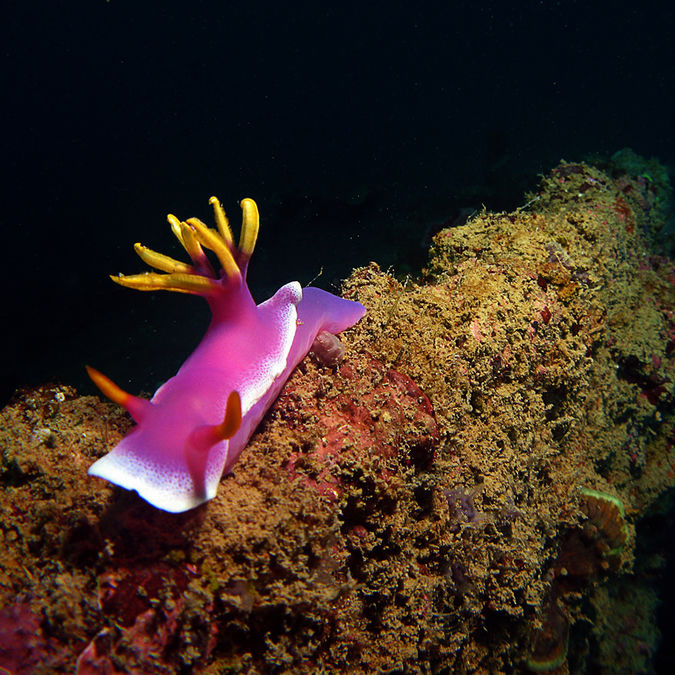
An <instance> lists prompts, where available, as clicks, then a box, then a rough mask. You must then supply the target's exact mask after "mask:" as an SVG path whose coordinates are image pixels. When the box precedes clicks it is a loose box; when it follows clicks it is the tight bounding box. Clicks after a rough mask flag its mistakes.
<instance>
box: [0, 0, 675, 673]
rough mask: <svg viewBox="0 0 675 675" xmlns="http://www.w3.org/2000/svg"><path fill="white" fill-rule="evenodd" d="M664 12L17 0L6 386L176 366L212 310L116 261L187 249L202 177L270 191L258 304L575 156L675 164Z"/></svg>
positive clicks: (673, 95)
mask: <svg viewBox="0 0 675 675" xmlns="http://www.w3.org/2000/svg"><path fill="white" fill-rule="evenodd" d="M673 7H674V6H673V5H672V3H668V2H650V1H646V2H640V3H633V2H630V3H629V2H615V3H609V2H580V1H574V0H567V1H562V2H547V1H542V2H523V3H507V2H480V3H479V2H443V3H441V2H419V3H412V2H405V3H403V2H396V1H393V2H377V1H376V2H368V3H307V2H302V3H293V2H286V3H281V2H276V3H271V2H255V1H248V2H215V1H211V0H202V1H199V0H193V1H192V2H164V3H156V2H139V1H138V0H136V1H132V0H128V1H124V0H110V1H109V2H107V1H106V0H89V1H88V2H67V3H57V2H37V3H28V2H24V1H12V0H10V1H7V0H5V2H3V3H2V7H1V8H0V60H1V64H2V67H1V68H0V78H1V79H0V87H1V91H2V102H1V103H0V123H1V125H0V133H1V136H0V137H1V138H2V147H1V154H0V157H1V159H2V175H1V179H0V227H1V230H0V231H1V233H2V235H1V236H2V242H3V243H2V263H3V271H5V275H4V289H3V291H4V292H3V296H2V303H1V312H2V316H1V326H2V347H3V348H2V350H1V353H2V358H3V363H2V368H1V370H0V374H1V377H2V380H1V382H0V385H1V386H0V392H1V394H2V398H3V402H4V401H5V400H6V399H7V397H8V396H9V395H10V394H11V392H12V391H13V390H14V388H15V387H16V386H18V385H21V384H34V383H39V382H44V381H48V380H59V381H64V382H68V383H71V384H74V385H76V386H77V387H78V388H80V389H81V390H82V391H83V392H86V393H93V392H94V388H93V386H92V385H91V384H90V383H89V382H88V381H87V380H86V377H85V375H84V370H83V364H84V363H91V364H92V365H94V366H96V367H97V368H100V369H101V370H102V371H103V372H105V373H107V374H109V375H110V376H111V377H112V378H113V379H115V380H116V381H117V382H118V383H119V384H120V385H121V386H122V387H124V388H127V389H129V390H130V391H131V392H133V393H136V392H139V391H141V390H145V391H150V390H154V388H155V387H156V386H157V385H158V384H159V383H160V382H161V381H163V380H165V379H166V378H167V377H169V376H170V375H171V374H173V373H174V372H175V370H176V368H177V367H178V365H179V364H180V363H181V362H182V360H183V359H184V358H185V356H186V355H187V354H188V353H189V352H190V351H191V350H192V348H193V347H194V345H195V344H196V343H197V341H198V340H199V338H200V337H201V335H202V333H203V330H204V328H205V325H206V323H207V321H208V314H207V309H206V306H205V304H204V303H202V302H201V301H200V300H199V299H195V298H189V297H185V296H179V295H175V294H160V293H156V294H141V293H136V292H133V291H129V290H126V289H121V288H118V287H116V286H114V285H113V284H112V283H111V282H110V281H109V280H108V278H107V274H108V273H117V272H120V271H123V272H126V273H134V272H138V271H141V270H143V269H144V266H143V265H142V263H141V262H140V261H139V260H138V259H137V258H136V257H135V255H134V253H133V251H132V244H133V242H135V241H139V240H140V241H142V242H143V243H145V244H146V245H148V246H150V247H152V248H154V249H156V250H159V251H162V252H165V253H173V254H174V255H179V254H180V251H179V249H178V248H177V247H176V246H175V244H174V242H173V241H172V236H171V234H170V230H169V228H168V226H167V225H166V222H165V215H166V213H167V212H168V211H171V212H174V213H176V214H177V215H179V216H180V217H183V218H185V217H188V216H192V215H196V216H199V217H201V218H202V219H205V220H206V219H208V218H210V213H209V208H208V203H207V200H208V198H209V197H210V196H211V195H212V194H216V195H218V196H219V197H220V198H221V200H222V201H223V204H224V206H225V207H226V209H227V210H228V212H229V214H230V215H231V217H232V220H233V221H234V222H235V223H236V222H237V221H238V219H239V214H238V207H237V202H238V201H239V200H240V199H241V198H242V197H245V196H250V197H253V198H255V199H256V200H257V202H258V204H259V207H260V211H261V214H262V223H263V224H262V230H261V235H260V239H259V245H258V249H257V250H256V253H255V257H254V259H253V261H252V264H251V268H250V276H249V279H250V282H251V286H252V289H253V292H254V295H255V297H256V298H257V299H259V300H262V299H264V298H265V297H267V296H268V295H270V294H271V293H272V292H273V291H274V290H275V289H276V288H277V287H278V286H280V285H282V284H283V283H285V282H287V281H290V280H294V279H298V280H300V281H301V282H302V283H307V282H309V281H310V280H311V279H312V278H313V277H314V276H315V275H316V274H317V273H318V272H319V271H320V270H321V269H323V274H322V276H321V277H320V278H319V280H318V284H319V285H323V286H324V287H326V288H331V287H333V286H334V285H335V283H337V280H339V279H340V278H342V277H344V276H346V275H348V273H349V271H350V270H351V269H352V268H353V267H355V266H358V265H363V264H366V263H367V262H368V261H370V260H376V261H378V262H379V263H380V264H381V266H382V267H388V266H390V265H394V267H395V269H396V270H397V271H398V272H399V273H401V274H405V273H409V272H410V273H414V272H415V271H417V270H419V268H420V266H421V265H422V264H423V261H424V248H425V245H426V244H428V235H429V232H430V231H431V230H432V229H433V227H435V226H438V225H440V224H441V223H443V222H444V221H446V220H448V219H450V218H452V217H453V215H454V214H457V213H459V212H460V211H461V210H462V209H471V208H476V207H480V206H481V205H482V204H484V205H485V206H486V207H488V208H489V209H493V210H496V209H511V208H513V207H515V206H516V205H518V204H519V203H521V201H522V193H523V191H524V190H526V189H528V188H532V187H534V186H535V185H536V180H537V179H536V176H537V173H540V172H545V171H547V170H549V169H550V168H551V167H552V166H553V165H555V164H556V163H557V162H558V161H559V160H560V159H561V158H565V159H567V160H578V159H580V158H582V157H584V156H586V155H589V154H592V153H599V154H605V155H607V154H612V153H613V152H615V151H616V150H619V149H620V148H623V147H626V146H629V147H631V148H633V149H634V150H635V151H636V152H638V153H640V154H643V155H647V156H657V157H659V158H660V159H661V160H662V161H663V162H664V163H667V164H670V165H673V163H675V133H674V132H673V125H674V122H675V114H674V113H675V106H674V99H675V74H674V67H673V66H674V61H673V44H674V40H673V35H674V28H675V21H674V19H675V10H674V9H673ZM671 600H672V598H671ZM667 603H668V599H667V598H666V604H667ZM671 606H672V603H671ZM664 628H665V627H664ZM664 658H665V657H664ZM663 663H665V661H664V662H663Z"/></svg>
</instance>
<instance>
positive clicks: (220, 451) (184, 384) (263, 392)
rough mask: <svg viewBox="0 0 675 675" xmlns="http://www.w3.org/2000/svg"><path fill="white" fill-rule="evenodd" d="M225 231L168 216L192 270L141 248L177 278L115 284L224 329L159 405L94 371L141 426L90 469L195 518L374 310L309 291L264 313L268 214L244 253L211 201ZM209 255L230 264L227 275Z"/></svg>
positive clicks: (247, 203)
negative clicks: (276, 407)
mask: <svg viewBox="0 0 675 675" xmlns="http://www.w3.org/2000/svg"><path fill="white" fill-rule="evenodd" d="M210 202H211V204H212V205H213V209H214V212H215V218H216V225H217V230H214V229H211V228H208V227H207V226H206V225H205V224H204V223H202V222H201V221H200V220H198V219H196V218H190V219H188V220H187V221H184V222H181V221H179V220H178V219H177V218H176V217H175V216H172V215H170V216H169V217H168V219H169V223H170V224H171V227H172V229H173V232H174V234H175V235H176V237H177V238H178V241H179V242H180V243H181V244H182V246H183V247H184V248H185V250H186V251H187V252H188V254H189V256H190V258H191V260H192V263H191V264H188V263H183V262H180V261H178V260H174V259H173V258H170V257H168V256H165V255H162V254H160V253H156V252H155V251H151V250H150V249H147V248H145V247H144V246H142V245H141V244H136V245H135V249H136V252H137V253H138V254H139V256H140V257H141V258H142V259H143V260H144V261H145V262H146V263H148V264H149V265H151V266H152V267H154V268H155V269H158V270H161V271H162V272H165V274H158V273H156V272H152V273H146V274H137V275H131V276H124V275H120V276H118V277H111V278H112V279H113V280H114V281H116V282H117V283H119V284H120V285H122V286H127V287H129V288H135V289H138V290H158V289H164V290H173V291H178V292H182V293H192V294H194V295H201V296H202V297H204V298H206V300H207V302H208V303H209V306H210V307H211V312H212V319H211V323H210V325H209V328H208V330H207V332H206V335H205V336H204V338H203V339H202V341H201V342H200V344H199V346H198V347H197V348H196V349H195V351H194V352H193V353H192V354H191V355H190V357H189V358H188V359H187V360H186V361H185V363H184V364H183V365H182V366H181V368H180V370H179V371H178V372H177V373H176V375H174V377H172V378H171V379H170V380H168V381H167V382H165V383H164V384H163V385H162V386H161V387H160V388H159V389H158V390H157V391H156V392H155V395H154V396H153V397H152V399H151V400H150V401H147V400H145V399H141V398H138V397H136V396H131V395H130V394H127V393H126V392H124V391H122V390H121V389H120V388H119V387H117V386H116V385H115V384H114V383H113V382H111V381H110V380H109V379H108V378H106V377H105V376H104V375H101V373H99V372H98V371H95V370H94V369H93V368H88V371H89V374H90V375H91V377H92V379H93V380H94V382H95V383H96V384H97V385H98V387H99V388H100V389H101V391H102V392H103V393H104V394H105V395H106V396H108V397H109V398H111V399H112V400H113V401H115V402H117V403H119V404H120V405H122V406H124V407H125V408H126V409H127V410H128V411H129V413H130V414H131V416H132V417H133V418H134V420H135V421H136V423H137V426H136V427H134V428H133V429H132V430H131V431H130V432H129V433H128V434H127V435H126V436H125V437H124V438H123V439H122V440H121V441H120V442H119V443H118V444H117V445H116V446H115V447H114V448H113V449H112V450H111V451H110V452H109V453H108V454H107V455H105V456H104V457H102V458H101V459H99V460H98V461H96V462H95V463H94V464H93V465H92V466H91V467H90V468H89V473H90V474H91V475H92V476H99V477H101V478H105V479H107V480H109V481H111V482H113V483H116V484H117V485H120V486H122V487H124V488H127V489H129V490H136V491H137V492H138V493H139V494H140V496H141V497H143V498H144V499H145V500H147V501H148V502H150V503H151V504H153V505H154V506H156V507H157V508H160V509H164V510H165V511H172V512H174V513H177V512H180V511H187V510H188V509H191V508H194V507H195V506H198V505H199V504H202V503H203V502H205V501H207V500H209V499H212V498H213V497H214V496H215V494H216V490H217V488H218V483H219V482H220V478H221V476H222V474H223V473H227V472H229V471H230V470H231V469H232V466H233V464H234V463H235V461H236V460H237V458H238V457H239V455H240V454H241V452H242V451H243V449H244V447H245V446H246V444H247V443H248V440H249V439H250V437H251V435H252V434H253V432H254V431H255V429H256V427H257V426H258V424H259V423H260V421H261V420H262V418H263V416H264V415H265V413H266V412H267V410H268V408H269V407H270V405H272V403H273V402H274V400H275V399H276V397H277V396H278V395H279V392H280V391H281V388H282V387H283V385H284V383H285V382H286V380H287V379H288V377H289V375H290V374H291V372H292V370H293V369H294V368H295V366H296V365H297V364H298V363H299V362H300V361H301V360H302V359H303V358H304V357H305V355H306V354H307V352H308V351H309V350H310V348H311V346H312V343H313V342H314V339H315V338H316V336H317V334H318V333H320V332H321V331H328V332H329V333H340V332H341V331H343V330H345V329H346V328H349V327H350V326H352V325H353V324H355V323H356V322H357V321H358V320H359V319H360V318H361V317H362V316H363V315H364V314H365V311H366V310H365V308H364V307H363V305H361V304H360V303H358V302H353V301H350V300H344V299H343V298H340V297H338V296H335V295H332V294H331V293H327V292H326V291H322V290H320V289H318V288H304V289H303V288H301V286H300V284H299V283H298V282H297V281H293V282H291V283H288V284H286V285H285V286H282V287H281V288H280V289H279V290H278V291H277V292H276V293H275V294H274V295H273V296H272V297H271V298H270V299H269V300H266V301H265V302H263V303H261V304H260V305H257V306H256V304H255V302H254V301H253V298H252V296H251V293H250V291H249V289H248V286H247V284H246V271H247V268H248V261H249V259H250V257H251V254H252V253H253V249H254V247H255V243H256V240H257V235H258V227H259V217H258V208H257V206H256V204H255V202H254V201H253V200H252V199H244V200H243V201H242V203H241V207H242V211H243V222H242V229H241V236H240V239H239V244H238V245H237V246H235V244H234V239H233V236H232V232H231V230H230V226H229V223H228V220H227V217H226V216H225V212H224V211H223V209H222V207H221V205H220V202H219V201H218V200H217V199H216V198H215V197H212V198H211V200H210ZM202 247H205V248H208V249H210V250H212V251H213V252H214V253H215V254H216V256H217V258H218V262H219V263H220V267H221V272H220V273H217V272H215V271H214V268H213V266H212V264H211V262H210V261H209V259H208V258H207V256H206V254H205V253H204V249H203V248H202Z"/></svg>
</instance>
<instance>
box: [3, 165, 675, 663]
mask: <svg viewBox="0 0 675 675" xmlns="http://www.w3.org/2000/svg"><path fill="white" fill-rule="evenodd" d="M629 160H630V161H629ZM635 161H636V160H635V158H631V157H630V156H628V155H625V154H623V155H619V156H617V157H616V158H615V159H614V161H613V162H610V163H608V164H606V165H604V166H598V167H594V166H589V165H587V164H583V163H574V164H570V163H562V164H561V165H560V166H558V167H557V168H556V169H554V170H553V171H552V172H551V173H550V174H549V175H548V176H546V177H545V178H544V179H543V182H542V185H541V189H540V191H539V192H538V193H537V194H535V195H528V197H527V202H528V206H527V207H523V208H522V209H519V210H516V211H515V212H513V213H509V214H506V213H499V214H495V213H488V212H484V213H481V214H479V215H477V216H476V217H474V218H473V219H472V220H470V221H469V222H468V223H467V224H465V225H463V226H461V227H456V228H452V229H447V230H442V231H441V232H439V233H438V234H437V235H436V237H435V238H434V243H433V246H432V250H431V253H430V259H429V262H428V265H427V268H426V270H425V272H424V275H423V278H422V279H420V280H418V281H417V282H412V281H410V280H408V281H407V282H406V283H405V284H404V283H401V282H400V281H398V280H397V279H396V278H394V277H393V276H392V275H390V274H387V273H383V272H382V271H380V270H379V268H378V267H377V265H374V264H373V265H371V266H369V267H367V268H362V269H359V270H356V271H355V272H354V273H353V274H352V276H351V277H350V279H349V280H347V282H346V283H345V285H344V292H345V294H346V296H347V297H349V298H352V299H358V300H360V301H361V302H363V303H364V304H365V305H366V307H367V309H368V314H367V316H366V317H365V318H364V319H363V320H362V321H361V322H360V323H359V324H357V326H356V327H355V328H353V329H352V330H350V331H348V332H347V333H346V334H344V335H343V336H341V337H342V338H343V341H344V345H345V348H346V349H345V352H344V355H343V356H342V358H341V359H339V360H335V361H331V362H330V364H329V365H327V364H325V363H322V362H320V361H319V362H317V360H316V359H305V361H303V363H302V364H301V365H300V366H299V368H298V369H297V370H296V371H295V373H294V374H293V375H292V377H291V378H290V380H289V382H288V384H287V386H286V387H285V388H284V390H283V391H282V394H281V396H280V397H279V399H278V400H277V402H276V403H275V405H274V406H273V408H272V409H271V411H270V413H269V414H268V416H267V417H266V419H265V420H264V422H263V424H262V425H261V427H260V428H259V430H258V432H257V433H256V435H255V436H254V437H253V439H252V441H251V443H250V445H249V447H248V448H247V449H246V450H245V452H244V454H243V455H242V458H241V460H240V461H239V463H238V464H237V465H236V466H235V468H234V472H233V474H231V475H230V476H228V477H226V478H225V479H224V480H223V481H222V484H221V486H220V489H219V492H218V496H217V497H216V498H215V499H214V500H212V502H210V503H209V504H207V505H205V506H203V507H200V508H197V509H195V510H193V511H190V512H188V513H185V514H180V515H172V514H167V513H164V512H160V511H157V510H155V509H153V508H152V507H150V506H148V505H147V504H145V503H144V502H143V501H142V500H140V499H139V498H137V497H136V496H135V495H134V494H130V493H127V492H125V491H123V490H119V489H117V488H112V487H111V486H109V485H108V484H106V483H104V482H102V481H99V480H96V479H93V478H90V477H88V476H87V475H86V469H87V467H88V465H89V464H90V463H91V462H92V461H93V460H94V459H96V458H97V457H99V456H101V455H102V454H103V453H104V452H106V451H107V450H109V449H110V447H112V445H113V444H114V443H115V442H116V441H117V440H119V438H120V437H121V435H122V434H123V433H124V431H125V430H126V429H127V428H128V425H129V421H128V419H127V418H126V416H125V415H123V414H122V413H121V412H120V411H119V409H116V408H115V407H114V406H112V405H109V404H106V403H102V402H100V401H99V400H98V399H96V398H94V397H82V398H78V397H77V396H76V394H75V392H74V391H72V390H70V389H68V388H64V387H60V388H50V387H44V388H41V389H39V390H36V391H31V392H23V393H21V394H20V395H19V396H18V397H17V398H16V399H15V400H14V401H13V402H12V403H11V404H10V405H9V406H8V407H7V408H5V410H4V411H3V414H2V418H1V419H2V426H1V427H0V437H1V438H2V446H3V451H2V464H1V465H0V477H1V478H2V481H3V490H2V493H1V496H0V499H1V500H2V511H3V515H4V517H3V519H2V528H0V536H1V537H2V544H3V545H2V547H1V553H0V556H1V564H0V570H1V571H0V593H1V594H2V599H1V601H0V605H1V606H2V609H0V666H2V667H4V668H7V669H9V670H11V671H16V672H40V669H42V670H43V671H44V672H59V670H61V671H66V670H68V671H72V670H73V669H77V670H78V672H81V673H89V672H129V671H132V670H133V671H134V672H139V673H143V672H148V673H150V672H166V673H174V672H175V673H178V672H186V671H192V672H213V673H215V672H219V673H222V672H252V673H268V672H276V673H283V672H286V673H302V672H306V673H314V672H344V671H346V670H349V671H350V672H364V673H370V672H383V671H394V670H398V671H400V672H495V673H499V672H513V671H522V670H524V669H525V668H527V667H528V666H529V668H530V669H532V670H537V671H541V670H546V669H548V671H549V672H557V671H560V672H562V671H564V670H568V669H569V670H572V671H575V669H576V670H580V669H582V668H586V669H596V670H597V669H605V670H606V671H607V672H611V671H612V670H613V664H612V662H611V659H612V658H613V656H612V655H613V654H614V655H616V653H617V652H616V650H614V651H612V650H610V649H602V648H599V649H591V648H589V641H591V640H593V641H595V642H594V643H595V644H601V643H602V640H603V639H605V638H607V639H609V638H610V637H611V636H612V635H615V634H618V633H619V629H618V628H617V626H616V625H614V624H612V609H611V608H612V606H613V605H612V603H618V602H620V601H621V598H625V597H627V592H622V593H619V592H615V591H614V590H612V589H613V588H615V586H616V584H617V583H622V584H626V583H627V580H628V579H630V577H629V576H628V575H629V573H630V571H631V569H632V566H633V564H634V549H635V523H636V522H637V521H638V520H639V519H640V517H641V516H642V515H643V514H644V513H645V511H646V509H647V508H648V507H649V506H650V505H652V504H654V502H655V501H656V500H657V498H658V497H659V495H661V494H662V493H663V492H664V491H665V490H666V489H667V488H669V487H672V486H673V484H674V483H675V449H674V447H673V446H674V445H675V442H674V439H675V434H674V432H673V417H672V395H673V359H674V352H675V349H674V347H673V345H674V344H675V319H674V317H675V313H674V311H675V307H674V302H673V300H674V296H673V283H672V282H673V279H675V270H674V269H673V265H672V263H671V261H670V260H668V259H667V258H666V257H664V256H663V255H657V254H655V253H654V252H653V250H652V249H651V248H650V246H651V245H652V243H651V238H653V237H655V236H659V233H660V232H662V227H663V223H664V211H663V208H664V206H663V204H664V200H665V198H666V196H667V193H668V189H669V186H668V184H667V182H665V181H664V179H663V175H662V174H658V172H656V170H655V167H656V165H647V166H646V168H644V170H643V171H642V173H644V174H645V175H647V173H646V172H647V171H649V170H651V171H652V173H651V174H648V175H649V176H650V179H647V178H645V175H639V174H635V173H633V174H631V173H629V172H627V171H626V166H627V165H628V164H630V166H631V167H632V166H633V165H634V164H635ZM650 166H651V169H650ZM57 393H61V394H63V396H62V397H60V398H57V397H56V395H57ZM584 598H587V599H590V603H588V602H582V600H583V599H584ZM649 606H650V607H652V611H651V613H650V612H647V611H645V612H643V613H641V614H640V621H642V627H644V626H645V625H647V624H648V623H649V622H650V621H653V620H654V618H653V617H654V613H653V604H652V605H649ZM599 612H602V616H601V617H600V615H599ZM617 616H622V617H625V613H622V612H617ZM624 620H627V619H625V618H624ZM591 624H594V625H596V626H597V627H598V628H597V629H596V630H595V631H594V632H591V631H590V630H588V626H589V625H591ZM29 633H30V634H31V635H32V636H33V637H32V638H31V640H30V642H27V641H26V639H25V636H26V635H27V634H29ZM643 633H644V631H643ZM641 634H642V633H641ZM651 634H652V635H653V634H654V628H653V627H652V630H651ZM568 643H569V644H570V648H569V650H568V649H567V645H568ZM8 644H12V645H14V646H13V647H11V648H8V647H5V646H4V645H8ZM572 645H574V646H575V649H572ZM581 647H583V648H581ZM634 649H635V652H636V653H635V654H634V657H635V660H633V661H632V662H633V663H638V662H640V663H644V662H645V659H648V653H647V652H644V653H641V654H637V650H639V649H643V650H644V646H643V647H640V646H639V644H638V642H637V641H636V642H635V648H634ZM650 649H652V650H653V645H650ZM623 658H624V661H623V662H624V663H625V662H626V661H628V657H627V656H626V655H624V656H623ZM631 658H632V657H631ZM572 659H574V661H572ZM640 659H642V661H640ZM22 664H24V665H22ZM22 668H23V670H22ZM556 669H557V671H556Z"/></svg>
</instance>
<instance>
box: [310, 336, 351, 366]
mask: <svg viewBox="0 0 675 675" xmlns="http://www.w3.org/2000/svg"><path fill="white" fill-rule="evenodd" d="M310 352H312V354H314V356H315V357H316V358H317V360H318V361H319V363H322V364H323V365H324V366H337V364H338V363H340V361H342V357H343V356H344V354H345V346H344V345H343V344H342V342H340V340H338V338H337V337H336V336H335V335H333V334H332V333H329V332H328V331H327V330H322V331H321V332H320V333H319V334H318V335H317V336H316V337H315V338H314V342H313V343H312V347H311V349H310Z"/></svg>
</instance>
